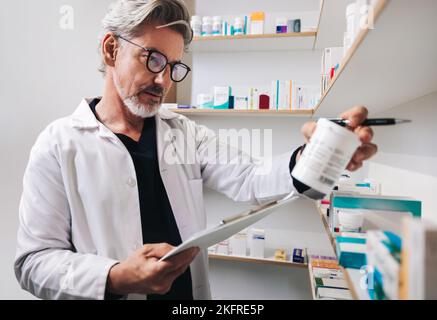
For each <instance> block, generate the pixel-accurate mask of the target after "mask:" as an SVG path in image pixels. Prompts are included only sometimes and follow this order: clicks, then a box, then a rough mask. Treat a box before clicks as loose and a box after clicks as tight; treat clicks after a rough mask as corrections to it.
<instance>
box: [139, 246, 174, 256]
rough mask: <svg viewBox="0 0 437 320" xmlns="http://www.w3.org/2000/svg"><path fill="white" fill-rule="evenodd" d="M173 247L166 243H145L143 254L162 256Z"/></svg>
mask: <svg viewBox="0 0 437 320" xmlns="http://www.w3.org/2000/svg"><path fill="white" fill-rule="evenodd" d="M173 249H174V247H173V246H171V245H169V244H168V243H156V244H145V245H144V246H143V250H144V254H145V256H146V257H155V258H162V257H163V256H165V255H166V254H167V253H168V252H169V251H171V250H173Z"/></svg>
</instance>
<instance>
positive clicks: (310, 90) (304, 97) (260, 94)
mask: <svg viewBox="0 0 437 320" xmlns="http://www.w3.org/2000/svg"><path fill="white" fill-rule="evenodd" d="M212 92H213V94H210V93H201V94H198V95H197V103H196V107H197V108H199V109H235V110H309V109H314V107H315V106H316V105H317V103H318V101H319V99H320V87H319V86H312V85H302V84H299V83H297V82H295V81H292V80H275V81H272V82H271V86H270V88H269V87H267V86H257V87H249V88H248V87H233V88H231V87H230V86H216V87H214V88H213V90H212Z"/></svg>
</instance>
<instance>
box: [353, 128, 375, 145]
mask: <svg viewBox="0 0 437 320" xmlns="http://www.w3.org/2000/svg"><path fill="white" fill-rule="evenodd" d="M354 132H355V134H356V135H358V138H359V139H360V141H361V142H362V143H370V141H372V139H373V130H372V128H370V127H362V126H358V127H357V128H356V129H355V130H354Z"/></svg>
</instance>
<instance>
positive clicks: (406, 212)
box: [323, 182, 437, 300]
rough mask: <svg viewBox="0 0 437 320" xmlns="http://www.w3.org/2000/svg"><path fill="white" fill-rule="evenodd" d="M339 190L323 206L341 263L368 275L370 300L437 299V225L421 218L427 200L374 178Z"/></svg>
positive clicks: (343, 186) (345, 185) (342, 185)
mask: <svg viewBox="0 0 437 320" xmlns="http://www.w3.org/2000/svg"><path fill="white" fill-rule="evenodd" d="M336 189H337V190H336V191H333V192H332V194H331V195H330V196H329V199H325V200H324V201H323V205H324V206H325V209H326V218H327V221H328V226H329V229H330V232H331V233H332V235H333V237H334V238H335V249H336V253H337V258H338V262H339V264H340V266H342V267H343V268H345V269H359V270H363V272H364V273H366V274H367V283H366V285H367V291H368V293H369V298H370V299H374V300H388V299H389V300H398V299H432V298H434V299H435V298H436V297H437V295H436V293H437V290H436V289H435V285H429V281H430V280H431V281H434V282H433V283H434V284H436V283H437V276H436V275H435V272H432V271H431V270H433V269H434V270H435V268H436V267H437V249H436V248H437V226H435V225H432V224H430V223H428V224H426V223H425V222H423V221H422V220H421V216H422V203H421V201H418V200H416V199H412V198H407V197H394V196H382V195H380V190H381V188H380V186H378V185H375V184H374V183H368V182H366V183H359V184H353V183H350V182H349V183H346V184H345V183H339V186H338V187H337V188H336ZM339 190H341V191H339ZM360 191H362V192H360ZM326 204H329V207H326Z"/></svg>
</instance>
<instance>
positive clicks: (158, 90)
mask: <svg viewBox="0 0 437 320" xmlns="http://www.w3.org/2000/svg"><path fill="white" fill-rule="evenodd" d="M164 92H165V90H164V88H163V87H161V86H157V85H154V86H148V87H145V88H141V89H140V91H139V92H138V95H139V94H140V93H151V94H153V95H155V96H160V97H162V96H164Z"/></svg>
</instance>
